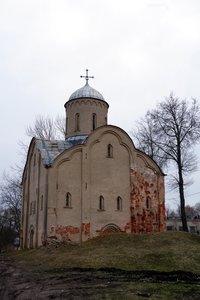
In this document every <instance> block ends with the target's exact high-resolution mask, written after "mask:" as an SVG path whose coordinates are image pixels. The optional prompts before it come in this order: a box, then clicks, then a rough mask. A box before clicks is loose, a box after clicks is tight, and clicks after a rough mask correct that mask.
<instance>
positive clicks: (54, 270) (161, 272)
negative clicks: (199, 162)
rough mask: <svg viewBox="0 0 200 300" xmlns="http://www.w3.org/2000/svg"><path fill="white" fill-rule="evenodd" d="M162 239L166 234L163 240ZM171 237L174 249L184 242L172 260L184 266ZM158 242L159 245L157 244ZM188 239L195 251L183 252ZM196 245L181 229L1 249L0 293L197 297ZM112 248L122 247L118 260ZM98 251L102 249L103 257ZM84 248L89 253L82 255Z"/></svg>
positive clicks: (7, 295)
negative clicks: (79, 242) (7, 250)
mask: <svg viewBox="0 0 200 300" xmlns="http://www.w3.org/2000/svg"><path fill="white" fill-rule="evenodd" d="M168 239H170V240H169V241H168V242H167V240H168ZM116 240H120V241H121V242H120V244H121V245H120V246H119V247H114V245H115V242H116ZM136 240H137V242H138V240H140V260H141V262H137V264H136V261H135V263H134V259H135V258H134V257H135V255H136V251H137V250H138V247H139V246H138V245H136V244H135V243H136ZM175 240H176V243H178V248H179V249H181V248H182V247H183V245H182V243H184V245H185V249H183V252H185V255H184V254H183V253H182V252H181V253H179V255H180V257H179V260H180V262H177V264H178V266H183V264H184V268H183V267H182V268H180V269H179V270H178V268H177V265H176V264H175V263H174V261H175V260H174V258H175V257H176V255H178V254H176V253H175V252H176V249H175V248H174V245H175ZM147 241H148V242H149V243H151V247H150V248H151V249H144V250H143V251H142V248H143V247H144V246H145V243H146V242H147ZM164 242H165V246H164V245H163V246H162V247H161V244H163V243H164ZM166 242H167V244H166ZM158 244H160V247H158ZM189 244H190V247H191V250H193V249H194V247H195V249H196V251H197V252H196V253H197V255H194V252H190V253H186V252H187V250H188V247H189ZM134 245H135V246H134ZM111 246H112V248H111ZM155 246H156V247H155ZM121 247H122V248H121ZM199 247H200V240H199V238H198V237H196V236H193V235H190V234H183V233H181V234H179V233H176V234H175V235H171V236H170V235H169V234H168V233H166V234H161V235H151V234H150V235H144V236H141V235H138V236H134V237H130V236H127V235H124V236H120V237H116V236H113V237H105V238H101V239H97V240H94V241H90V242H87V243H86V244H83V245H82V246H74V245H67V246H56V247H55V246H53V247H52V246H50V247H47V248H41V249H38V250H29V251H19V252H18V253H14V254H13V253H10V254H1V256H0V274H1V277H0V299H2V300H4V299H5V300H9V299H19V300H21V299H22V300H23V299H69V300H70V299H71V300H78V299H83V300H86V299H91V300H99V299H116V300H117V299H119V300H120V299H128V300H129V299H136V300H138V299H139V300H140V299H141V300H142V299H151V300H153V299H170V300H173V299H187V300H188V299H194V300H195V299H196V300H197V299H200V271H199V270H200V266H199V254H198V253H199ZM97 248H98V249H101V250H98V249H97ZM116 248H117V249H118V250H119V251H120V252H121V251H122V249H123V250H124V253H123V257H124V254H125V253H126V258H124V260H123V257H120V254H119V251H118V250H116ZM136 248H137V249H136ZM161 248H162V249H161ZM165 248H166V251H169V248H170V253H171V257H170V259H169V260H167V263H166V266H165V265H164V263H163V261H164V260H165V258H166V253H168V252H166V253H165V252H164V249H165ZM185 250H186V251H185ZM102 251H103V253H105V256H104V259H103V260H102ZM86 253H89V257H88V256H87V261H86V257H85V255H86ZM109 253H110V256H109ZM147 253H148V254H149V255H150V256H152V257H153V255H154V257H153V258H152V260H150V261H149V257H146V256H147ZM161 253H162V256H163V261H161V257H160V254H161ZM143 255H144V256H143ZM127 256H128V257H127ZM111 257H112V260H110V258H111ZM145 257H146V258H145ZM78 258H79V259H78ZM155 258H156V259H155ZM136 259H138V256H136ZM147 260H148V261H147ZM153 261H154V265H153ZM170 261H172V264H171V265H170ZM195 261H196V264H195ZM80 262H81V263H80ZM160 262H161V263H160ZM140 263H141V264H140ZM122 264H123V265H122ZM191 264H193V266H191ZM173 265H174V267H173ZM119 266H121V267H120V268H119ZM142 266H143V267H142ZM144 267H146V270H145V269H144ZM181 269H182V270H181ZM183 269H184V270H183ZM192 269H193V270H194V271H192Z"/></svg>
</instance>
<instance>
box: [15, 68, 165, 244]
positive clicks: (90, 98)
mask: <svg viewBox="0 0 200 300" xmlns="http://www.w3.org/2000/svg"><path fill="white" fill-rule="evenodd" d="M83 77H85V79H86V84H85V85H84V86H83V87H82V88H80V89H78V90H77V91H75V92H74V93H73V94H72V95H71V96H70V97H69V100H68V101H67V102H66V103H65V105H64V107H65V110H66V138H65V140H55V141H50V140H40V139H36V138H33V139H32V141H31V143H30V146H29V150H28V155H27V160H26V164H25V168H24V173H23V179H22V185H23V207H22V224H21V246H22V248H34V247H38V246H40V245H45V244H46V243H47V242H48V241H50V240H52V239H55V240H58V241H73V242H78V243H80V242H82V241H86V240H88V239H91V238H94V237H96V236H99V235H102V234H109V233H117V232H126V233H132V234H134V233H141V232H159V231H163V230H165V203H164V174H163V173H162V171H161V169H160V168H159V166H158V165H157V164H156V163H155V162H154V161H153V160H152V159H151V158H150V157H149V156H147V155H146V154H145V153H143V152H141V151H139V150H137V149H136V148H135V146H134V143H133V141H132V139H131V138H130V136H129V135H128V134H127V133H126V132H125V131H124V130H123V129H121V128H119V127H117V126H114V125H108V123H107V122H108V121H107V114H108V108H109V105H108V103H107V102H106V101H105V99H104V97H103V96H102V94H100V93H99V92H98V91H97V90H95V89H94V88H92V87H91V86H90V85H89V83H88V80H89V78H90V76H88V71H87V70H86V76H83ZM119 114H120V112H119Z"/></svg>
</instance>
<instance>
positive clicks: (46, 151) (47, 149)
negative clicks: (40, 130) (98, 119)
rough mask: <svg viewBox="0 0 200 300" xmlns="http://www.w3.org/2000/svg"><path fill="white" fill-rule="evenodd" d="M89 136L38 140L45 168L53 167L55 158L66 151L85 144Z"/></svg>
mask: <svg viewBox="0 0 200 300" xmlns="http://www.w3.org/2000/svg"><path fill="white" fill-rule="evenodd" d="M87 137H88V135H76V136H71V137H68V138H67V139H66V140H65V141H64V140H55V141H49V140H41V139H36V148H37V149H38V150H39V152H40V154H41V157H42V162H43V164H44V165H45V166H48V167H49V166H51V165H52V163H53V161H54V160H55V158H56V157H57V156H58V155H59V154H61V153H62V152H63V151H64V150H66V149H70V148H71V147H73V146H75V145H79V144H83V143H84V142H85V140H86V139H87Z"/></svg>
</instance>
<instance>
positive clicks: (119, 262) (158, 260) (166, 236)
mask: <svg viewBox="0 0 200 300" xmlns="http://www.w3.org/2000/svg"><path fill="white" fill-rule="evenodd" d="M13 256H14V258H15V259H17V261H18V262H19V263H20V264H22V265H23V264H25V265H26V266H28V265H29V266H30V267H32V268H35V269H37V270H48V269H55V268H74V267H80V268H104V267H107V268H117V269H124V270H155V271H165V272H170V271H176V270H184V271H190V272H193V273H199V274H200V237H198V236H196V235H192V234H190V233H184V232H163V233H150V234H114V235H108V236H104V237H98V238H95V239H92V240H89V241H87V242H84V243H83V244H82V245H62V246H59V247H58V248H55V247H46V248H43V247H42V248H39V249H33V250H21V251H19V252H15V253H14V254H13Z"/></svg>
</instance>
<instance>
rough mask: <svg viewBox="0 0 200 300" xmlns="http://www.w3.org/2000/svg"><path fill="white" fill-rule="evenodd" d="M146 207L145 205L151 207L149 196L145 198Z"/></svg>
mask: <svg viewBox="0 0 200 300" xmlns="http://www.w3.org/2000/svg"><path fill="white" fill-rule="evenodd" d="M146 207H147V209H150V208H151V198H150V197H149V196H148V197H147V199H146Z"/></svg>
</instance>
